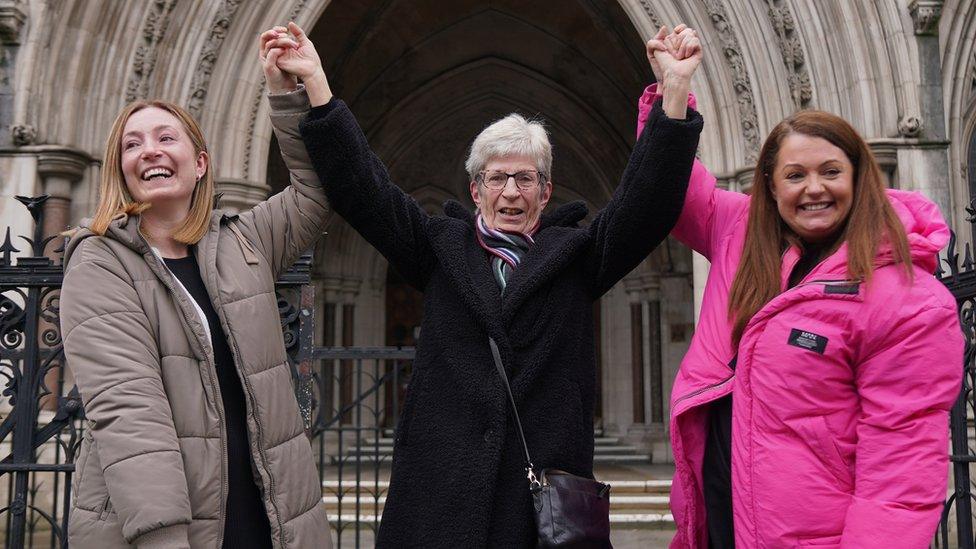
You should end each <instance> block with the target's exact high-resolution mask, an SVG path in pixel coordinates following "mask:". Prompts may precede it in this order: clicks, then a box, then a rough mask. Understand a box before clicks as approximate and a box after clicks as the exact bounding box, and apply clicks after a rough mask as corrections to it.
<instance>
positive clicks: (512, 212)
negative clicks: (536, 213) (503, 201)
mask: <svg viewBox="0 0 976 549" xmlns="http://www.w3.org/2000/svg"><path fill="white" fill-rule="evenodd" d="M524 212H525V211H524V210H521V209H519V208H499V209H498V213H500V214H502V215H509V216H516V215H521V214H523V213H524Z"/></svg>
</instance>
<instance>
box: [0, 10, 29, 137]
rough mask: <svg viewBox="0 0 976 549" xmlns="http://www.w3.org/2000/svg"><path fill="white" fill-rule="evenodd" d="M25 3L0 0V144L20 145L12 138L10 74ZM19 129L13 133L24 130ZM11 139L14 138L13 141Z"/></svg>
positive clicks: (11, 80) (17, 45)
mask: <svg viewBox="0 0 976 549" xmlns="http://www.w3.org/2000/svg"><path fill="white" fill-rule="evenodd" d="M26 10H27V6H26V3H25V2H23V0H0V147H5V146H9V145H11V144H18V145H24V144H26V143H23V139H17V140H15V139H14V133H15V132H14V131H13V125H14V120H13V117H14V88H13V82H14V75H15V74H16V71H15V70H14V68H15V67H16V66H17V53H18V51H19V50H20V38H21V37H20V35H21V31H22V30H23V28H24V23H26V22H27V13H26ZM24 131H25V130H24V129H20V130H19V131H18V132H17V133H19V134H22V133H24ZM15 141H17V142H16V143H15Z"/></svg>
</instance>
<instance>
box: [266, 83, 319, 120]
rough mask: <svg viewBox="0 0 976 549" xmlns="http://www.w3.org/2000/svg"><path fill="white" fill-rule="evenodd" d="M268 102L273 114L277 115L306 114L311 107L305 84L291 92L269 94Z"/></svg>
mask: <svg viewBox="0 0 976 549" xmlns="http://www.w3.org/2000/svg"><path fill="white" fill-rule="evenodd" d="M268 102H269V103H270V104H271V112H272V113H275V114H291V113H304V112H308V109H309V108H310V106H311V105H310V104H309V102H308V93H307V92H306V91H305V85H304V84H299V85H298V87H297V88H295V89H294V90H292V91H289V92H285V93H269V94H268Z"/></svg>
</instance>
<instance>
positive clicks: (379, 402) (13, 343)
mask: <svg viewBox="0 0 976 549" xmlns="http://www.w3.org/2000/svg"><path fill="white" fill-rule="evenodd" d="M17 200H19V201H20V202H21V203H22V204H23V205H24V206H25V207H26V208H27V210H28V212H30V215H31V216H32V218H33V220H34V224H35V228H34V230H33V234H32V235H31V236H30V237H27V236H21V237H20V240H22V241H23V242H25V243H26V245H27V247H25V248H24V251H25V252H27V253H26V254H21V255H20V256H18V257H17V258H16V259H15V258H14V254H20V253H21V250H20V249H18V248H17V247H16V246H15V244H14V240H13V239H12V238H11V235H10V229H9V228H8V229H7V230H6V234H5V237H4V240H3V243H2V244H0V377H2V382H3V383H2V392H0V416H2V421H0V505H4V506H3V507H2V508H0V521H2V524H3V526H4V531H3V533H2V534H3V535H4V542H5V546H6V547H10V548H21V547H50V548H52V549H54V548H56V547H62V548H65V547H67V539H66V535H65V533H66V530H67V517H68V511H69V506H70V499H71V478H72V474H73V472H74V461H75V457H76V454H77V452H78V448H79V446H80V441H81V436H82V434H83V430H84V427H85V425H84V410H83V409H82V405H81V399H80V397H79V395H78V392H77V390H76V389H75V388H74V387H73V384H72V383H71V379H70V374H69V372H68V370H67V369H66V368H65V367H64V355H63V349H62V344H61V335H60V328H59V322H58V298H59V295H60V287H61V281H62V257H61V253H62V249H63V246H62V247H59V248H57V249H54V250H53V251H50V252H48V251H46V250H47V249H48V248H51V247H52V246H51V245H52V244H53V243H54V242H56V239H57V235H48V236H44V235H42V234H41V231H42V230H41V227H42V226H43V207H44V202H45V200H46V197H44V196H41V197H32V198H28V197H17ZM967 211H969V213H970V215H971V216H973V217H972V218H971V219H970V221H971V222H973V221H974V220H976V209H974V208H973V207H971V208H967ZM18 242H19V240H18ZM956 247H957V241H956V238H955V235H953V237H952V239H951V241H950V245H949V248H948V251H947V254H946V256H947V257H946V258H945V259H944V260H942V265H940V268H939V270H938V271H937V273H936V276H938V277H939V279H940V280H941V281H942V282H943V283H944V284H945V285H946V287H948V288H949V290H950V291H951V292H952V293H953V295H954V296H955V297H956V300H957V303H958V305H959V315H960V321H961V324H962V328H963V331H964V333H965V336H966V350H965V361H964V364H963V368H964V372H965V374H964V381H963V386H962V388H961V391H960V395H959V400H958V401H957V403H956V405H955V407H954V408H953V410H952V414H951V435H952V449H951V454H950V460H951V462H952V474H953V481H954V490H953V492H952V493H951V494H950V497H949V498H948V500H947V501H946V503H945V507H944V510H943V514H942V522H941V523H940V527H939V531H938V532H937V533H936V539H935V540H934V545H935V546H936V547H939V548H947V547H961V548H973V547H974V543H976V539H974V530H973V528H974V521H973V504H972V502H973V493H974V490H973V484H972V482H973V479H972V475H971V472H970V467H971V465H972V464H973V463H974V462H976V450H974V441H976V434H974V428H973V419H972V418H973V417H974V413H976V394H974V391H973V387H974V386H976V262H974V260H973V252H972V249H971V247H970V246H969V245H968V244H967V245H966V246H965V249H964V252H963V254H962V257H960V254H959V253H958V252H957V251H956ZM310 272H311V256H304V257H303V258H302V259H301V260H299V261H298V262H297V263H296V264H295V266H293V267H292V269H290V270H289V271H288V272H287V273H286V274H284V275H282V277H281V278H280V279H279V281H278V283H277V285H276V289H277V290H278V296H279V300H278V304H279V313H280V315H281V325H282V334H283V337H284V339H285V345H286V349H287V350H288V354H289V358H290V360H291V362H292V366H293V375H294V378H295V387H296V397H297V399H298V401H299V406H300V409H301V411H302V413H303V415H304V419H305V424H306V427H307V429H308V433H309V436H310V437H311V439H312V447H313V449H314V451H315V453H316V454H317V457H318V467H319V476H320V481H321V482H322V488H323V495H324V497H323V499H324V501H325V503H326V507H327V509H328V512H329V517H330V520H331V522H332V526H333V528H334V529H335V530H336V531H337V533H338V547H342V546H343V545H344V544H350V543H351V544H353V545H354V546H356V547H358V546H360V545H362V544H364V543H365V544H369V542H370V541H371V539H375V534H376V529H377V527H378V525H379V520H380V515H381V513H382V509H383V506H384V504H385V500H386V493H387V490H388V488H389V474H390V461H391V458H392V446H393V429H394V428H395V426H396V424H397V420H398V417H399V413H400V409H401V403H402V399H403V395H404V393H405V391H406V387H407V384H408V382H409V373H410V369H411V364H412V361H413V358H414V349H412V348H385V347H380V348H360V349H339V348H323V347H315V346H314V344H313V333H314V327H313V316H314V315H313V306H314V295H313V290H312V286H311V284H310V279H311V275H310ZM4 476H6V479H5V481H6V482H4V479H3V477H4ZM4 487H5V488H6V494H3V493H2V490H3V488H4ZM953 534H954V535H953Z"/></svg>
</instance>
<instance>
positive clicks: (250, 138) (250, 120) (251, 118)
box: [241, 0, 311, 175]
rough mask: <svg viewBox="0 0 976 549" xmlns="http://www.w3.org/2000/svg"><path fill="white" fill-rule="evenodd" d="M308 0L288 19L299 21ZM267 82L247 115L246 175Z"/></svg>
mask: <svg viewBox="0 0 976 549" xmlns="http://www.w3.org/2000/svg"><path fill="white" fill-rule="evenodd" d="M306 2H307V0H298V2H297V3H296V4H295V7H294V8H292V10H291V13H289V14H288V19H287V21H297V20H298V19H299V16H300V15H301V14H302V12H303V11H304V10H305V4H306ZM306 32H311V29H307V30H306ZM264 91H265V82H264V80H263V79H262V80H261V85H260V86H258V89H257V93H255V94H254V98H253V99H252V100H251V110H250V111H249V112H248V117H247V132H246V133H245V134H244V135H245V136H246V137H245V138H244V166H243V168H244V170H243V171H242V172H241V173H243V174H245V175H247V174H248V170H250V169H251V147H252V146H253V144H254V124H255V123H256V122H257V117H258V109H259V108H261V100H262V99H263V98H264Z"/></svg>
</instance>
